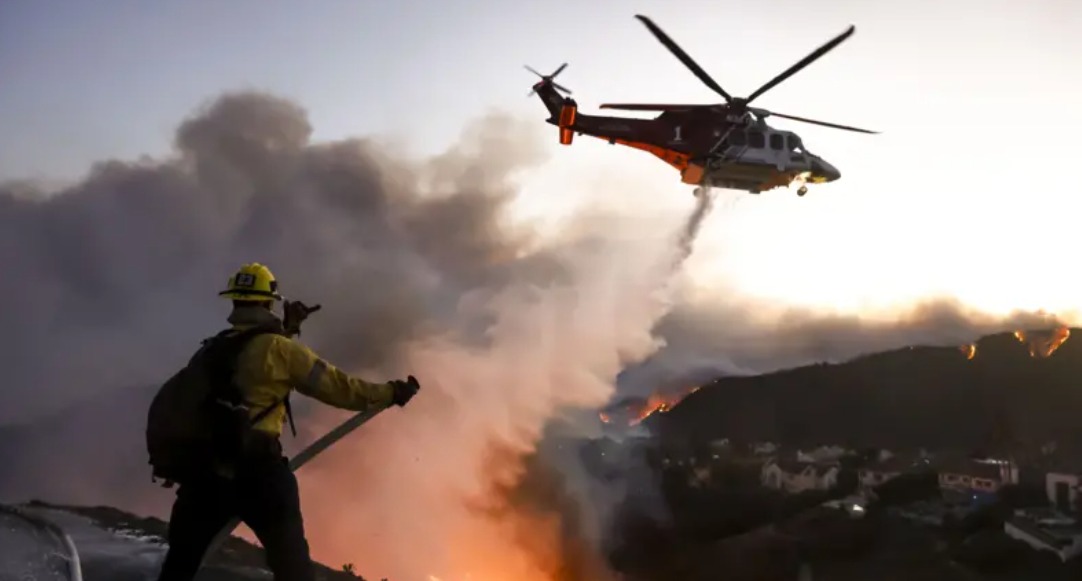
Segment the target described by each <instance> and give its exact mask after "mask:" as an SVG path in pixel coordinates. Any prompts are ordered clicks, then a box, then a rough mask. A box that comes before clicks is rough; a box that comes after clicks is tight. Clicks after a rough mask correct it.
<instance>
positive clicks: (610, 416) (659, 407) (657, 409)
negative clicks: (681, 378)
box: [598, 386, 699, 427]
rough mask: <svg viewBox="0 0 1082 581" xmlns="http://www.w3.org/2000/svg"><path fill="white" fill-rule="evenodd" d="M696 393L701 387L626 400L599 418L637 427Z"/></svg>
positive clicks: (599, 413)
mask: <svg viewBox="0 0 1082 581" xmlns="http://www.w3.org/2000/svg"><path fill="white" fill-rule="evenodd" d="M696 391H699V386H695V387H691V388H686V389H682V390H678V391H667V392H666V391H656V392H654V393H652V394H650V395H649V396H648V397H646V398H634V399H625V400H623V401H620V402H619V403H617V404H615V405H612V406H609V407H608V408H607V409H605V410H602V411H600V412H598V417H600V418H601V421H602V422H604V423H606V424H614V423H615V424H623V425H627V426H629V427H630V426H636V425H638V424H639V423H641V422H642V421H643V420H645V419H646V418H648V417H650V416H651V415H653V414H654V413H665V412H667V411H669V410H671V409H672V408H673V407H675V406H676V404H678V403H680V402H681V401H683V400H684V398H685V397H687V396H689V395H691V394H693V393H695V392H696Z"/></svg>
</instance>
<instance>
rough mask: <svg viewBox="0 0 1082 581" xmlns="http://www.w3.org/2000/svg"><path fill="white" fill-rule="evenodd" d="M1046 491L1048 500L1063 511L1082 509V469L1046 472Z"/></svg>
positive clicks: (1061, 469) (1062, 469)
mask: <svg viewBox="0 0 1082 581" xmlns="http://www.w3.org/2000/svg"><path fill="white" fill-rule="evenodd" d="M1044 478H1045V480H1044V482H1045V493H1046V494H1047V495H1048V501H1049V502H1051V503H1052V505H1053V506H1055V507H1056V508H1057V509H1059V510H1061V511H1063V512H1078V511H1079V510H1082V504H1080V503H1079V494H1080V493H1082V470H1069V469H1064V468H1060V469H1056V470H1052V471H1049V472H1048V473H1047V474H1045V477H1044Z"/></svg>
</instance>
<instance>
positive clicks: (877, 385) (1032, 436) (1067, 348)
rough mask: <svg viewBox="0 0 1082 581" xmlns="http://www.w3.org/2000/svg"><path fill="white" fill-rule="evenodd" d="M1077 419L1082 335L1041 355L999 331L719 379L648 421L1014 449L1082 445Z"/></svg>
mask: <svg viewBox="0 0 1082 581" xmlns="http://www.w3.org/2000/svg"><path fill="white" fill-rule="evenodd" d="M1075 335H1076V337H1082V333H1075ZM1080 419H1082V338H1074V339H1073V340H1072V339H1067V340H1066V342H1064V343H1062V345H1060V347H1059V348H1058V350H1056V351H1054V352H1053V353H1052V354H1051V355H1050V356H1048V357H1040V353H1038V354H1037V356H1033V355H1031V354H1030V350H1029V348H1028V346H1027V345H1026V344H1024V343H1022V342H1021V341H1020V340H1019V339H1018V338H1017V337H1016V336H1014V335H1012V334H1011V333H1002V334H997V335H990V336H986V337H983V338H982V339H980V340H979V341H978V342H977V343H976V353H975V354H974V356H973V358H972V359H968V358H967V353H966V349H965V348H964V347H911V348H910V347H906V348H902V349H897V350H894V351H888V352H884V353H877V354H873V355H867V356H863V357H859V358H857V359H854V360H851V361H849V362H846V363H841V364H834V365H830V364H817V365H809V366H805V367H800V368H796V369H791V370H786V371H780V372H776V373H771V374H768V375H761V376H755V377H726V378H722V379H719V380H717V381H714V382H712V383H710V384H708V385H706V386H703V388H702V389H700V390H699V391H697V392H696V393H692V394H691V395H689V396H688V397H687V398H685V399H684V400H683V401H681V402H680V404H679V405H677V406H675V407H674V408H673V409H672V410H671V411H669V412H668V413H664V414H654V415H652V416H651V417H649V418H647V420H646V421H645V422H644V423H645V424H646V425H648V426H649V427H650V428H652V429H653V430H654V431H655V433H658V434H660V435H661V436H662V437H663V438H665V439H671V440H674V441H682V440H686V439H689V438H690V439H691V440H693V441H699V442H701V441H703V440H709V439H715V438H723V437H724V438H730V439H733V440H744V441H756V440H768V441H775V442H780V443H782V444H789V445H803V446H808V445H820V444H843V445H848V446H852V447H855V448H866V447H870V446H881V447H887V448H905V449H911V448H917V447H928V448H936V449H966V450H982V449H985V448H986V447H988V446H990V445H995V446H999V445H1002V444H1001V443H1000V442H1004V441H1005V440H1004V438H1008V437H1009V439H1010V440H1012V442H1013V444H1012V446H1013V447H1015V448H1016V450H1015V454H1016V455H1031V454H1034V453H1035V452H1036V451H1037V450H1039V449H1040V447H1041V446H1042V445H1043V444H1046V443H1048V442H1051V441H1055V442H1056V443H1057V448H1058V450H1059V451H1060V452H1066V451H1069V450H1071V451H1074V452H1077V451H1078V450H1080V449H1082V421H1080ZM1005 426H1008V427H1009V428H1005ZM1005 430H1006V432H1009V436H1008V435H1007V433H1006V432H1005Z"/></svg>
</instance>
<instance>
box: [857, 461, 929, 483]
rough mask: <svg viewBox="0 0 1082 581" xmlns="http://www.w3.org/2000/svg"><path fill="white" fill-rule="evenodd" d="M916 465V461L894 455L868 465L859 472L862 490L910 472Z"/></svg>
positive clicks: (858, 477) (858, 476)
mask: <svg viewBox="0 0 1082 581" xmlns="http://www.w3.org/2000/svg"><path fill="white" fill-rule="evenodd" d="M916 465H917V463H916V461H913V460H906V459H904V458H899V457H897V456H893V455H892V456H889V457H887V459H885V460H880V461H879V462H875V463H872V464H868V465H866V466H864V467H862V468H860V469H859V470H857V479H858V480H859V481H860V486H861V487H862V488H872V487H875V486H879V485H880V484H883V483H884V482H886V481H888V480H891V479H892V478H895V477H897V476H900V475H901V474H903V473H905V472H908V471H909V470H911V469H912V468H914V467H916Z"/></svg>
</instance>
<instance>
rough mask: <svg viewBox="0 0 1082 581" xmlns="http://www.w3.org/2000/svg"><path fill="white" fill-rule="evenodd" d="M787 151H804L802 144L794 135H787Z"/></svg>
mask: <svg viewBox="0 0 1082 581" xmlns="http://www.w3.org/2000/svg"><path fill="white" fill-rule="evenodd" d="M788 138H789V139H788V141H789V151H795V152H797V153H800V152H801V151H802V150H803V149H804V144H803V143H801V142H800V138H799V137H797V136H796V135H789V136H788Z"/></svg>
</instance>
